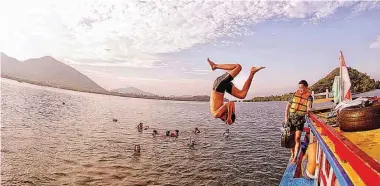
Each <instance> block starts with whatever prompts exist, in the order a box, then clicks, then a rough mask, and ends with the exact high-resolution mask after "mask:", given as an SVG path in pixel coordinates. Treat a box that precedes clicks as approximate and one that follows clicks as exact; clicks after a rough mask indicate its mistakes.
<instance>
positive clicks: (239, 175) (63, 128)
mask: <svg viewBox="0 0 380 186" xmlns="http://www.w3.org/2000/svg"><path fill="white" fill-rule="evenodd" d="M1 85H2V88H1V94H2V95H1V181H2V183H1V184H2V185H29V184H30V185H33V184H36V185H86V184H88V185H278V184H279V182H280V180H281V177H282V173H283V172H284V170H285V167H286V165H287V160H288V156H289V154H288V151H287V150H285V149H283V148H281V147H280V129H279V128H280V126H281V122H282V120H283V112H284V108H285V103H284V102H269V103H238V104H237V120H236V123H235V124H234V125H232V126H227V125H225V124H223V123H222V122H220V121H219V120H216V119H213V118H211V116H210V113H209V112H210V111H209V103H201V102H176V101H159V100H144V99H132V98H123V97H113V96H105V95H95V94H87V93H79V92H73V91H65V90H58V89H52V88H46V87H38V86H33V85H28V84H25V83H18V82H14V81H9V80H4V79H2V84H1ZM62 102H65V103H66V104H65V105H63V104H62ZM112 118H117V119H118V122H113V121H112ZM140 121H142V122H143V123H144V124H145V125H149V127H150V128H157V129H158V131H159V132H160V133H163V132H164V131H165V130H166V129H172V130H175V129H178V130H179V131H180V134H179V135H180V136H179V138H177V139H176V138H165V137H162V136H161V137H153V136H152V135H151V132H152V129H148V130H145V131H144V132H143V133H139V132H138V131H137V130H136V128H135V127H136V125H137V124H138V123H139V122H140ZM195 127H198V128H199V129H200V130H201V132H202V133H201V134H199V135H195V134H193V133H192V131H193V129H194V128H195ZM227 128H229V129H230V131H231V132H232V134H231V136H230V138H224V137H223V136H222V133H223V132H224V131H225V130H226V129H227ZM190 137H192V138H193V139H195V142H196V146H195V149H189V148H187V147H186V144H187V142H188V141H189V138H190ZM135 144H141V148H142V150H141V154H140V155H137V154H134V145H135Z"/></svg>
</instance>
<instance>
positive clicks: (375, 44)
mask: <svg viewBox="0 0 380 186" xmlns="http://www.w3.org/2000/svg"><path fill="white" fill-rule="evenodd" d="M369 48H380V36H378V37H377V39H376V41H375V42H373V43H371V45H370V46H369Z"/></svg>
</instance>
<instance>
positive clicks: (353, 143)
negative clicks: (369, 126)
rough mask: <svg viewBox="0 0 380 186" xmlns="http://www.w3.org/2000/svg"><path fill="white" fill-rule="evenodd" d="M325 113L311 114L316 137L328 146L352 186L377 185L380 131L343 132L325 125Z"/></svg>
mask: <svg viewBox="0 0 380 186" xmlns="http://www.w3.org/2000/svg"><path fill="white" fill-rule="evenodd" d="M327 114H328V112H327V110H323V111H321V112H314V114H312V115H311V118H314V119H313V120H314V121H316V120H317V122H313V126H314V127H315V128H316V130H317V131H318V133H319V134H322V138H323V140H324V141H325V142H326V144H327V145H328V146H329V148H330V149H331V151H332V152H333V154H334V156H335V157H336V158H337V160H338V161H339V164H341V165H342V167H343V169H344V170H345V172H346V173H347V175H348V176H349V177H350V179H351V180H352V182H353V183H354V185H368V184H373V183H375V184H376V185H377V184H379V182H380V129H375V130H368V131H361V132H344V131H341V130H340V129H339V127H332V126H331V125H328V124H327V123H330V122H334V119H335V118H330V119H329V118H327V117H326V116H327Z"/></svg>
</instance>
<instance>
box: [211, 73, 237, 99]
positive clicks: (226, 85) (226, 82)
mask: <svg viewBox="0 0 380 186" xmlns="http://www.w3.org/2000/svg"><path fill="white" fill-rule="evenodd" d="M233 79H234V78H233V77H232V76H231V74H229V73H228V72H226V73H225V74H223V75H221V76H219V77H218V78H216V80H215V81H214V86H213V87H212V89H213V90H215V91H216V92H220V93H223V94H224V92H226V91H227V92H228V93H230V94H231V91H232V86H234V84H233V83H232V82H231V81H232V80H233Z"/></svg>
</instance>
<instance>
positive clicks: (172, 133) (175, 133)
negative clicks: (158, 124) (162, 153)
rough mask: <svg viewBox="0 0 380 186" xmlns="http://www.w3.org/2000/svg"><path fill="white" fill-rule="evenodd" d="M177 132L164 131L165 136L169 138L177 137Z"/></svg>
mask: <svg viewBox="0 0 380 186" xmlns="http://www.w3.org/2000/svg"><path fill="white" fill-rule="evenodd" d="M178 135H179V130H175V131H174V132H171V131H170V130H168V131H166V136H168V137H169V136H170V137H178Z"/></svg>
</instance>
